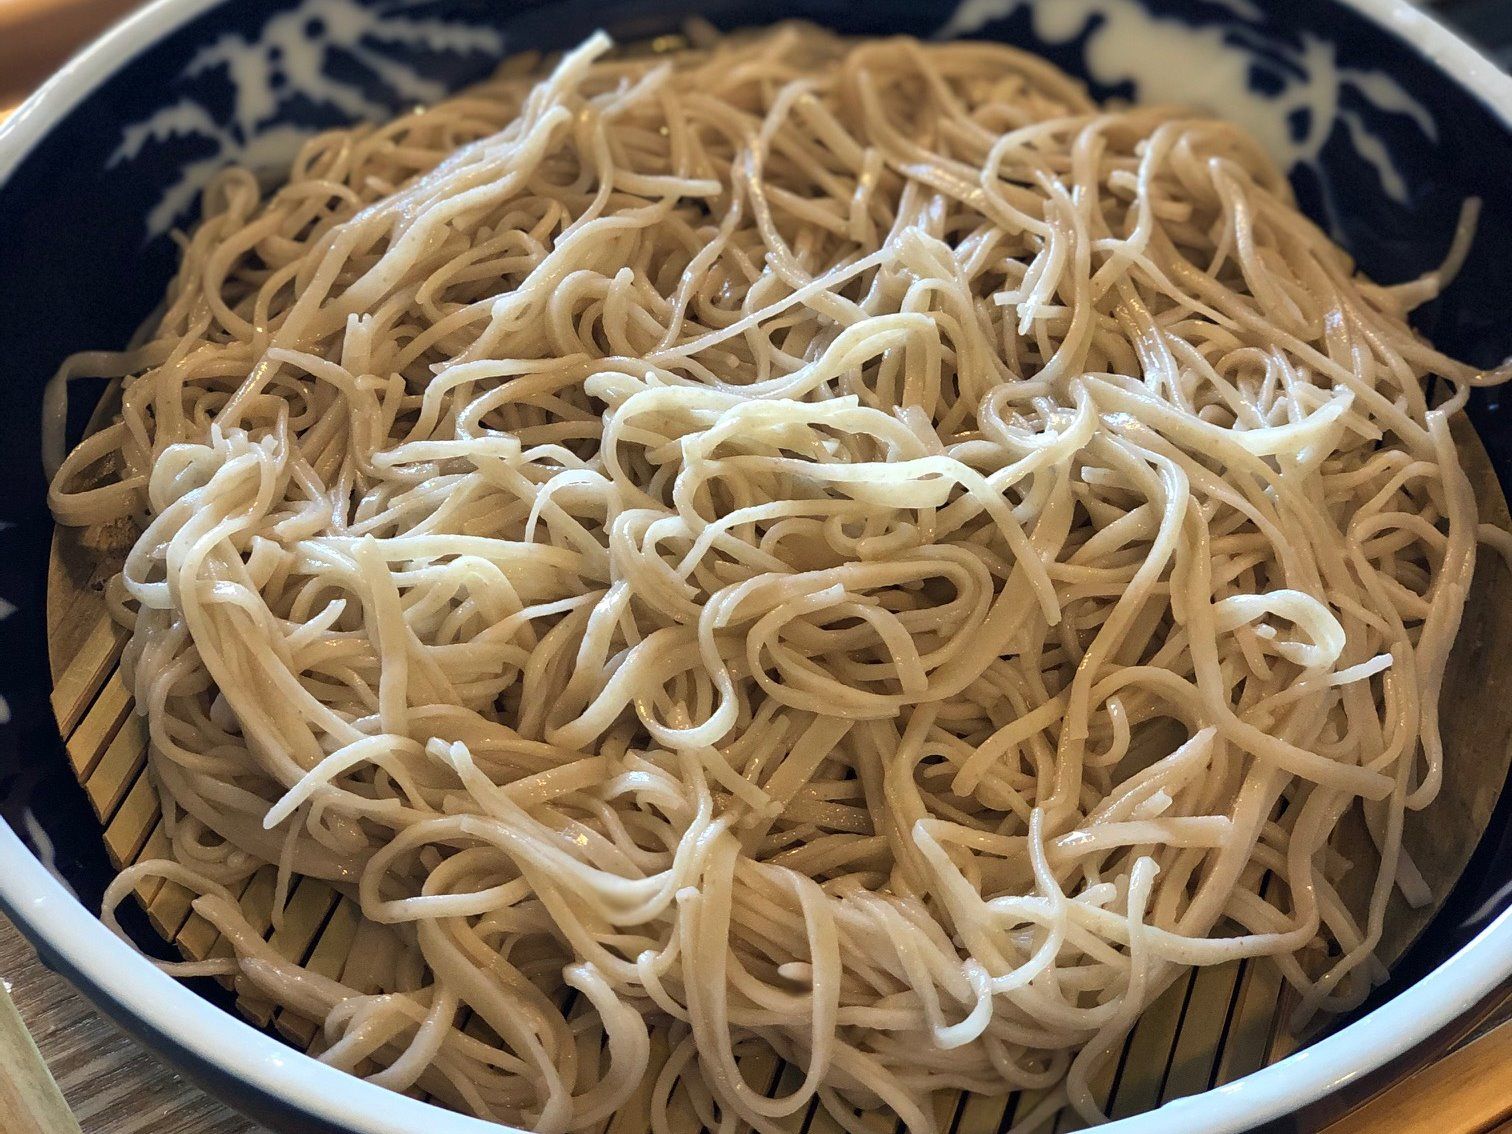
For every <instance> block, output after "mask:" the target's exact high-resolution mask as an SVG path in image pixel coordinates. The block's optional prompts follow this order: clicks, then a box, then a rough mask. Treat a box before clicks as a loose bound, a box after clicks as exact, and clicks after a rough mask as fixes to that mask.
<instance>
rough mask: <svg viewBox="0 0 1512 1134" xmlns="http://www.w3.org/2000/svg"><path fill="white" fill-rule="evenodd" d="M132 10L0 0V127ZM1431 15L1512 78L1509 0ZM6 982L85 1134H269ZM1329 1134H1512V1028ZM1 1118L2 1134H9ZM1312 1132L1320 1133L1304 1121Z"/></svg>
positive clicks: (63, 997) (6, 972) (13, 952)
mask: <svg viewBox="0 0 1512 1134" xmlns="http://www.w3.org/2000/svg"><path fill="white" fill-rule="evenodd" d="M134 5H135V0H0V119H3V118H4V116H5V113H6V111H7V110H8V109H9V108H11V107H13V106H14V104H15V103H16V102H18V101H19V100H20V99H21V98H22V97H24V95H25V93H26V90H27V89H28V88H29V87H30V86H31V85H33V84H34V83H35V82H37V81H39V80H40V79H41V78H42V77H44V76H45V75H46V74H47V73H48V71H49V69H50V68H52V67H54V66H56V65H57V63H59V62H61V60H62V59H63V58H64V57H65V56H66V54H67V52H68V51H69V50H70V48H71V46H72V45H73V44H75V43H77V42H79V41H80V40H81V39H83V38H86V37H88V36H90V35H93V34H94V33H95V32H97V31H98V30H99V29H100V28H102V27H103V26H105V25H106V24H108V23H109V22H110V21H111V20H112V19H113V18H115V17H116V16H117V15H119V14H120V13H121V12H123V11H125V10H127V9H129V8H131V7H133V6H134ZM1433 6H1434V7H1435V8H1437V9H1438V10H1439V11H1440V12H1441V13H1442V14H1443V15H1444V16H1445V18H1446V19H1447V20H1448V21H1449V22H1450V23H1453V24H1458V25H1459V26H1460V28H1461V29H1462V30H1463V31H1464V32H1465V33H1466V34H1467V35H1469V36H1471V37H1472V38H1475V39H1478V40H1479V41H1480V42H1481V43H1483V44H1484V45H1485V46H1486V47H1487V48H1488V50H1489V51H1490V52H1491V53H1492V54H1494V55H1495V56H1496V57H1497V58H1499V59H1500V60H1501V62H1502V63H1503V64H1504V65H1509V66H1512V0H1439V2H1437V3H1434V4H1433ZM0 981H3V982H4V984H5V987H6V989H7V990H9V992H10V994H11V996H12V998H13V999H14V1000H15V1002H16V1006H17V1008H19V1010H20V1012H21V1016H22V1018H23V1020H24V1021H25V1022H26V1024H27V1026H28V1027H29V1028H30V1030H31V1033H32V1035H33V1037H34V1038H35V1039H36V1041H37V1046H38V1047H39V1048H40V1049H41V1051H42V1054H43V1056H44V1057H45V1058H46V1060H47V1062H48V1065H49V1066H50V1067H51V1069H52V1072H53V1076H54V1077H55V1078H56V1079H57V1082H58V1086H59V1087H60V1088H61V1089H62V1091H63V1094H64V1097H65V1098H66V1099H67V1101H68V1104H69V1106H70V1107H71V1108H72V1110H73V1112H74V1114H75V1116H76V1117H77V1118H78V1121H79V1125H80V1127H81V1128H82V1129H83V1131H84V1134H265V1132H264V1130H263V1128H262V1127H260V1126H258V1125H257V1124H255V1123H253V1122H250V1121H248V1120H247V1119H245V1118H243V1117H241V1116H240V1115H238V1114H236V1113H234V1112H233V1111H231V1110H229V1109H228V1108H226V1107H224V1106H222V1105H221V1104H220V1103H218V1102H216V1101H215V1100H213V1099H211V1098H209V1097H208V1096H206V1095H205V1094H203V1093H202V1092H201V1091H199V1090H198V1089H197V1088H195V1087H194V1086H193V1085H192V1084H190V1083H188V1082H186V1081H184V1080H183V1079H182V1078H180V1077H179V1076H178V1075H177V1074H176V1073H175V1072H173V1071H172V1070H170V1069H169V1068H168V1067H166V1066H164V1065H162V1064H160V1063H158V1062H157V1061H156V1060H155V1059H154V1058H153V1057H152V1056H151V1055H149V1054H148V1053H147V1052H146V1051H145V1050H144V1049H143V1048H141V1047H140V1046H138V1045H137V1044H136V1043H135V1042H134V1041H132V1040H131V1039H129V1038H127V1037H126V1036H125V1035H124V1034H123V1033H121V1032H119V1031H117V1030H116V1028H115V1027H114V1026H113V1025H111V1024H110V1023H109V1022H108V1021H107V1020H105V1019H103V1018H102V1017H100V1016H99V1015H98V1014H97V1013H96V1012H95V1011H94V1010H93V1009H92V1008H91V1007H90V1006H89V1004H88V1003H86V1002H85V1001H84V1000H83V998H81V997H80V996H79V995H78V994H77V993H76V992H74V991H73V989H72V988H70V987H69V985H68V984H67V983H66V982H65V981H63V980H62V979H61V978H60V977H58V976H56V975H54V974H53V973H51V972H49V971H48V970H47V969H46V968H44V967H43V966H42V964H41V963H40V962H39V961H38V960H37V956H36V954H35V953H34V952H33V951H32V949H31V947H30V945H28V944H27V943H26V941H25V940H24V939H23V938H22V936H21V935H20V933H19V932H17V930H16V929H15V927H14V926H12V925H11V924H10V922H9V921H7V920H6V919H5V918H4V917H3V916H0ZM1431 1074H1432V1083H1431V1085H1430V1084H1429V1083H1427V1082H1424V1081H1423V1080H1424V1079H1425V1078H1426V1077H1427V1076H1428V1075H1430V1073H1429V1072H1424V1073H1422V1074H1420V1075H1419V1076H1417V1077H1415V1078H1414V1079H1413V1080H1412V1081H1411V1082H1407V1083H1403V1084H1401V1085H1399V1086H1398V1087H1396V1088H1394V1089H1393V1090H1392V1091H1390V1092H1389V1093H1388V1094H1387V1095H1386V1096H1384V1097H1382V1098H1380V1099H1377V1100H1376V1101H1375V1102H1373V1103H1372V1104H1371V1105H1370V1106H1368V1107H1366V1108H1364V1109H1363V1110H1361V1111H1359V1112H1357V1113H1356V1114H1354V1115H1351V1116H1349V1117H1347V1118H1345V1119H1344V1120H1343V1121H1341V1122H1339V1123H1337V1124H1336V1125H1334V1126H1331V1127H1329V1128H1328V1134H1408V1132H1409V1131H1411V1132H1413V1134H1419V1132H1424V1134H1426V1132H1428V1131H1432V1134H1512V1023H1508V1024H1505V1025H1503V1026H1502V1027H1500V1028H1497V1029H1496V1030H1495V1031H1494V1032H1492V1033H1490V1034H1488V1035H1485V1036H1482V1037H1481V1039H1480V1040H1478V1041H1477V1042H1476V1043H1474V1044H1472V1045H1470V1046H1469V1047H1467V1048H1465V1049H1462V1050H1461V1051H1459V1052H1458V1053H1456V1055H1454V1056H1451V1057H1450V1058H1449V1059H1446V1060H1444V1061H1443V1063H1441V1064H1440V1065H1438V1066H1437V1067H1435V1068H1434V1069H1433V1071H1432V1073H1431ZM5 1125H6V1124H5V1116H4V1115H0V1134H4V1131H5ZM1301 1126H1302V1128H1303V1129H1308V1128H1316V1127H1315V1126H1313V1125H1312V1124H1309V1123H1306V1122H1305V1121H1304V1122H1303V1123H1302V1124H1301Z"/></svg>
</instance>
